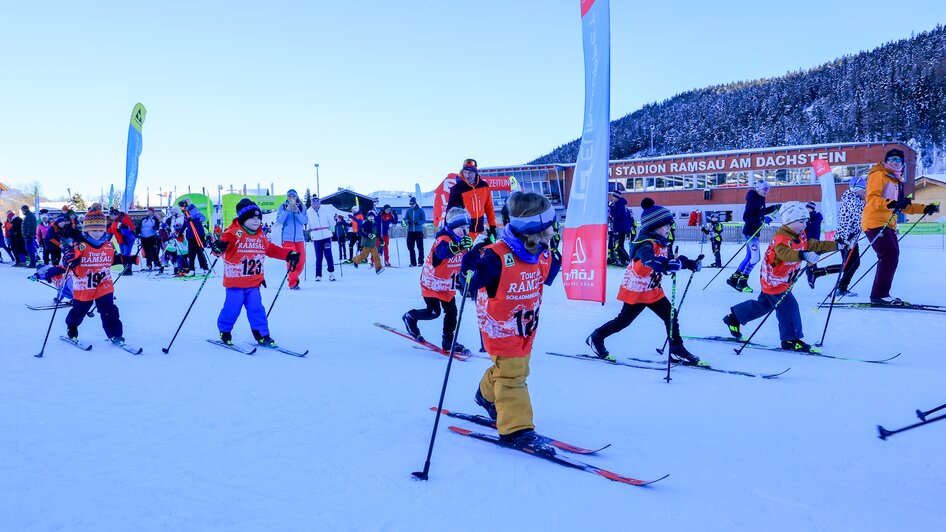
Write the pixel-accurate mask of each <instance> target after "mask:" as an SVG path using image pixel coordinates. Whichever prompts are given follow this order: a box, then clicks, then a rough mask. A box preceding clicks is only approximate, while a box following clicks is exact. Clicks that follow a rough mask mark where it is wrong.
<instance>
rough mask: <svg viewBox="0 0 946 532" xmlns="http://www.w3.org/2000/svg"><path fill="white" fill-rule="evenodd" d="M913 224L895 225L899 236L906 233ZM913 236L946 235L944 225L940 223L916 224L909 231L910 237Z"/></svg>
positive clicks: (945, 225) (945, 226)
mask: <svg viewBox="0 0 946 532" xmlns="http://www.w3.org/2000/svg"><path fill="white" fill-rule="evenodd" d="M911 225H913V224H909V223H903V224H897V229H898V230H899V231H900V234H903V233H906V232H907V230H908V229H910V226H911ZM913 235H946V224H941V223H926V222H922V223H918V224H916V227H914V228H913V230H912V231H910V236H913Z"/></svg>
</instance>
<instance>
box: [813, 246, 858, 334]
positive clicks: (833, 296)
mask: <svg viewBox="0 0 946 532" xmlns="http://www.w3.org/2000/svg"><path fill="white" fill-rule="evenodd" d="M851 255H854V248H853V247H852V248H851V249H849V250H848V251H847V257H844V262H843V263H841V271H840V272H838V278H837V279H835V281H834V289H833V290H831V305H830V306H829V307H828V317H827V319H825V320H824V330H823V331H821V340H819V341H818V343H816V344H815V345H816V346H818V347H821V346H823V345H824V337H825V335H827V334H828V324H829V323H831V311H832V310H834V302H835V301H837V298H838V287H839V286H840V285H841V277H843V276H844V270H845V268H847V263H848V261H849V260H851Z"/></svg>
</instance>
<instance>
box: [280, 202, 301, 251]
mask: <svg viewBox="0 0 946 532" xmlns="http://www.w3.org/2000/svg"><path fill="white" fill-rule="evenodd" d="M304 208H305V205H302V204H300V205H299V210H298V211H296V212H292V211H290V210H289V209H287V208H286V204H285V203H283V204H282V205H280V206H279V210H278V211H276V223H278V224H282V241H283V242H305V230H304V229H305V225H306V224H307V223H309V217H308V216H306V213H305V210H304Z"/></svg>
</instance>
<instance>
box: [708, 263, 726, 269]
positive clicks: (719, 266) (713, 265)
mask: <svg viewBox="0 0 946 532" xmlns="http://www.w3.org/2000/svg"><path fill="white" fill-rule="evenodd" d="M708 267H709V268H722V267H723V265H722V264H720V263H719V262H718V261H717V262H714V263H713V264H710V265H709V266H708Z"/></svg>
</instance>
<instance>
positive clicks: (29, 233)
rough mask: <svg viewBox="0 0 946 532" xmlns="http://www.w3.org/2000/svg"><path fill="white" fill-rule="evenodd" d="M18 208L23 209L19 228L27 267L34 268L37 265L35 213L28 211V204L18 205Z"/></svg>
mask: <svg viewBox="0 0 946 532" xmlns="http://www.w3.org/2000/svg"><path fill="white" fill-rule="evenodd" d="M20 210H21V211H23V226H22V228H21V231H22V232H23V245H24V249H25V250H26V255H27V256H28V257H29V259H30V263H29V265H28V267H30V268H36V267H38V265H37V263H36V225H37V224H36V215H35V214H33V213H32V212H31V211H30V207H29V206H28V205H24V206H22V207H20Z"/></svg>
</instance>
